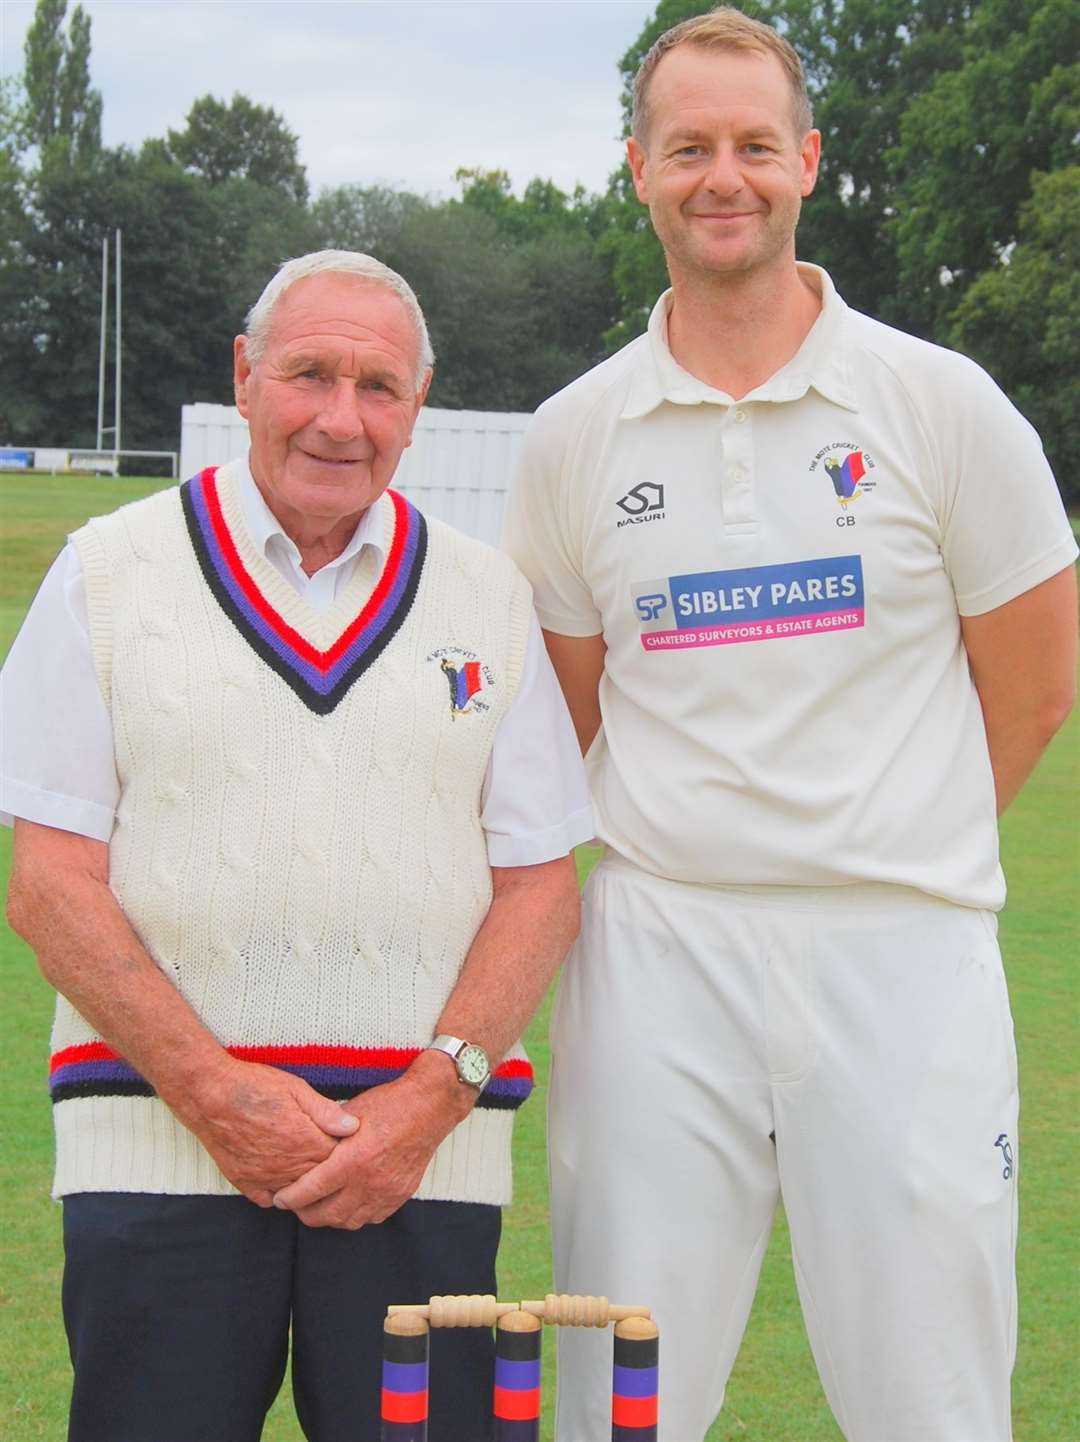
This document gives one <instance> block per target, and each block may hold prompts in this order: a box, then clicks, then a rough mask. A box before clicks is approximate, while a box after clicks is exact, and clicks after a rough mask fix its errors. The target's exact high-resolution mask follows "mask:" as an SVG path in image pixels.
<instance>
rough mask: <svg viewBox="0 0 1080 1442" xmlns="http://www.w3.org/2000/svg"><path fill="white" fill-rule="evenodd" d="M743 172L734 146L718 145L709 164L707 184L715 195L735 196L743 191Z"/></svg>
mask: <svg viewBox="0 0 1080 1442" xmlns="http://www.w3.org/2000/svg"><path fill="white" fill-rule="evenodd" d="M742 183H743V178H742V170H741V168H740V166H739V157H738V154H737V152H736V150H735V147H734V146H733V145H718V146H717V147H716V149H715V151H714V152H713V154H712V158H711V160H710V162H709V170H708V174H707V175H706V177H705V184H706V185H707V186H708V188H709V189H710V190H711V191H712V192H713V194H714V195H734V194H735V192H736V191H737V190H741V189H742Z"/></svg>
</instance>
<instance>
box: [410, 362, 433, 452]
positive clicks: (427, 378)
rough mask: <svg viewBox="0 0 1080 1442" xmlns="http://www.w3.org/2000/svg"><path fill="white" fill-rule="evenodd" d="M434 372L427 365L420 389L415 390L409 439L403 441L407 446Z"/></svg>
mask: <svg viewBox="0 0 1080 1442" xmlns="http://www.w3.org/2000/svg"><path fill="white" fill-rule="evenodd" d="M434 374H435V372H434V371H433V370H432V369H431V367H430V366H428V368H427V370H426V371H425V372H424V379H423V380H422V381H421V382H420V389H419V390H418V391H417V392H416V406H415V408H414V410H413V418H412V425H411V426H410V427H409V439H408V440H407V441H406V442H405V444H406V445H407V446H411V445H412V433H413V427H414V426H415V425H416V422H417V418H418V417H419V415H420V408H421V407H422V406H423V404H424V402H425V401H426V400H427V393H428V391H429V390H430V389H431V378H432V376H433V375H434Z"/></svg>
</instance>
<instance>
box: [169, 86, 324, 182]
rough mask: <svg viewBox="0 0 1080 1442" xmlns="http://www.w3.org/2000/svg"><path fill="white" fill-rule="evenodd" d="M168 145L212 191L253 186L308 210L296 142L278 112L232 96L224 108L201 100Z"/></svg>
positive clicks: (213, 101) (304, 175)
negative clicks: (236, 184) (229, 184)
mask: <svg viewBox="0 0 1080 1442" xmlns="http://www.w3.org/2000/svg"><path fill="white" fill-rule="evenodd" d="M167 144H168V149H169V153H170V154H171V155H172V157H173V158H174V159H175V160H176V161H177V163H178V164H180V165H182V166H183V167H184V169H185V170H189V171H191V172H192V173H193V174H195V175H201V176H202V177H203V178H204V179H205V180H207V181H209V182H210V184H211V185H222V184H224V182H225V181H227V180H235V179H244V180H251V181H254V183H255V184H256V185H260V186H263V187H265V188H266V189H269V190H279V191H281V193H282V194H283V195H284V196H285V197H286V198H287V199H289V200H292V201H295V202H296V204H298V205H306V204H307V199H308V183H307V172H306V171H305V169H304V167H303V165H301V163H300V159H299V146H300V142H299V140H298V139H297V137H296V136H295V135H294V134H293V132H292V131H291V130H290V129H289V128H288V126H287V125H286V124H285V121H284V119H283V118H282V117H281V116H280V115H279V114H278V112H277V111H276V110H274V109H273V108H272V107H271V106H269V105H256V104H255V102H254V101H252V100H249V99H248V97H247V96H246V95H239V94H237V95H234V96H233V98H232V100H231V101H230V103H229V104H228V105H226V104H225V102H224V101H223V100H217V99H215V97H214V96H212V95H204V96H202V97H201V98H200V99H199V100H196V101H195V103H194V105H192V107H191V109H190V110H189V111H188V115H187V124H186V128H185V129H184V130H170V131H169V136H168V142H167Z"/></svg>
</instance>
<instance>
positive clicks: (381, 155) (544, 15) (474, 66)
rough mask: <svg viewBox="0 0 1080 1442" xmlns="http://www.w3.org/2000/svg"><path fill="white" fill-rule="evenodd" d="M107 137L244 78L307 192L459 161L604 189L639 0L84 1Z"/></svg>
mask: <svg viewBox="0 0 1080 1442" xmlns="http://www.w3.org/2000/svg"><path fill="white" fill-rule="evenodd" d="M82 3H83V7H84V9H86V10H87V11H88V13H89V14H90V17H91V21H92V37H93V49H92V55H91V71H92V75H93V80H94V84H95V85H96V86H97V87H98V89H100V90H101V92H102V95H103V96H104V102H105V106H104V138H105V142H106V144H109V145H116V144H127V145H133V146H137V145H138V144H139V143H141V141H142V140H144V139H146V138H147V137H149V136H155V135H163V134H164V133H165V132H166V130H168V129H169V128H170V127H172V128H178V127H180V126H182V124H183V121H184V117H185V115H186V114H187V111H188V109H189V108H190V106H191V103H192V101H193V100H195V99H196V98H197V97H198V96H200V95H205V94H207V93H210V94H213V95H217V96H220V97H222V98H224V99H228V98H230V97H231V96H232V95H233V94H234V93H235V92H236V91H241V92H242V93H243V94H245V95H247V96H249V97H250V98H251V99H252V100H254V101H257V102H258V103H260V104H263V105H272V106H274V108H275V109H276V110H277V111H279V113H280V114H282V115H283V116H284V118H285V121H286V123H287V124H288V125H289V127H290V128H291V129H292V130H293V131H295V132H296V133H297V135H298V136H299V137H300V151H301V159H302V160H303V162H304V164H305V165H306V167H307V170H308V177H309V180H310V181H311V184H312V188H313V190H318V189H319V188H320V187H321V186H323V185H337V184H341V183H344V182H347V181H356V182H360V183H363V184H371V183H375V182H382V183H386V184H389V185H393V186H395V187H398V188H402V189H410V190H415V191H418V192H421V193H430V192H441V193H443V194H447V193H450V192H451V191H452V190H453V188H454V183H453V175H454V171H455V170H456V169H457V168H458V167H459V166H479V167H482V168H484V169H495V168H502V169H504V170H507V171H509V172H510V174H511V176H512V177H513V179H514V181H515V184H516V185H517V187H518V188H519V189H520V187H521V186H522V185H524V183H525V182H526V181H527V180H529V179H531V178H532V177H533V176H537V175H540V176H544V177H546V178H550V179H553V180H554V181H555V182H556V183H557V184H558V185H560V186H562V187H563V188H564V189H570V188H572V187H573V185H574V184H575V182H577V181H580V182H582V183H583V184H585V185H586V187H587V188H588V189H590V190H599V189H602V188H603V187H604V185H605V183H606V181H607V177H608V175H609V174H610V173H611V171H613V170H614V169H615V168H616V166H617V165H618V164H619V161H620V159H621V157H622V150H621V146H620V143H619V141H618V138H617V137H618V134H619V129H620V123H621V122H620V112H619V84H620V80H619V75H618V70H617V63H618V60H619V58H620V56H621V55H622V54H623V53H624V52H625V50H626V49H627V48H628V47H629V46H630V45H631V44H632V42H633V41H634V39H635V38H636V37H637V35H638V34H639V33H640V31H641V29H642V27H643V25H644V24H645V21H646V20H647V19H648V18H649V17H650V15H651V14H652V12H653V8H654V7H653V4H652V3H649V0H584V3H577V0H573V3H572V0H565V3H560V0H544V3H532V0H522V3H514V0H497V3H482V0H461V3H456V0H447V3H428V0H423V3H413V4H402V3H355V0H347V3H329V0H326V3H321V0H305V3H294V0H278V3H274V0H252V3H246V0H152V3H147V0H82ZM33 8H34V7H33V5H32V4H31V3H30V0H5V4H4V6H3V21H2V26H3V28H2V31H0V70H2V71H3V72H4V73H12V72H16V73H17V72H19V71H20V70H21V68H22V45H23V38H24V35H25V30H26V27H27V25H28V24H29V22H30V20H31V18H32V16H33Z"/></svg>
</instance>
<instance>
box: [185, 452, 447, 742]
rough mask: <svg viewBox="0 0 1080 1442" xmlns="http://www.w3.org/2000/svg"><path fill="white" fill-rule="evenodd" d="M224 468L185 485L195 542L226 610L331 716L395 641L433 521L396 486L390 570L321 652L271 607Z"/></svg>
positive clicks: (306, 697)
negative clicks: (220, 479) (230, 510)
mask: <svg viewBox="0 0 1080 1442" xmlns="http://www.w3.org/2000/svg"><path fill="white" fill-rule="evenodd" d="M216 471H217V467H216V466H210V467H208V468H207V469H206V470H205V471H201V472H200V473H199V474H198V475H197V476H193V477H192V478H191V480H190V481H186V482H185V483H184V485H182V486H181V487H180V499H181V503H182V504H183V507H184V519H185V520H186V522H187V528H188V534H189V535H190V536H191V544H192V545H193V546H194V548H195V554H196V556H197V557H198V561H199V566H200V568H201V570H202V573H203V576H204V577H205V578H206V583H207V585H208V586H209V587H210V589H211V591H213V593H214V596H215V597H216V599H217V601H218V603H219V605H220V606H221V609H222V610H223V611H224V612H225V614H226V616H228V618H229V620H230V621H232V623H233V625H234V626H235V627H236V629H237V630H238V631H239V632H240V634H241V635H242V636H243V637H244V639H245V640H246V641H247V642H248V644H249V645H250V646H251V647H252V649H253V650H254V651H255V652H257V654H258V655H259V656H261V657H262V659H263V660H264V661H265V662H266V664H267V665H268V666H269V667H270V668H271V669H272V670H274V671H276V672H277V674H278V675H279V676H280V677H281V679H282V680H283V681H284V682H285V683H286V685H288V686H291V687H292V689H293V690H294V691H295V692H296V694H297V696H299V697H300V700H301V701H303V703H304V705H305V706H308V707H309V708H310V709H311V710H312V711H314V712H316V713H317V714H318V715H320V716H325V715H327V714H328V713H329V712H330V711H333V709H334V707H335V706H336V705H337V704H338V702H339V701H340V700H341V699H342V697H343V696H344V695H345V694H346V692H347V691H348V689H349V687H350V686H351V685H352V684H353V682H354V681H356V680H358V679H359V678H360V677H361V676H362V675H363V674H364V672H365V671H366V670H367V669H368V667H369V666H370V665H372V663H373V662H374V661H376V660H377V659H378V658H379V656H380V655H382V653H383V651H384V650H385V649H386V647H387V646H388V645H389V643H390V642H391V640H393V638H394V636H395V635H396V633H397V632H398V631H399V630H400V628H401V625H402V623H403V622H404V620H405V618H406V616H407V615H408V614H409V610H410V608H411V607H412V603H413V601H414V600H415V598H416V590H417V587H418V585H419V584H420V575H421V572H422V571H423V569H424V557H425V555H426V554H427V525H426V524H425V521H424V518H423V516H422V515H421V514H420V512H419V511H418V510H417V509H416V507H415V506H412V505H410V504H409V502H408V501H407V500H406V499H405V497H404V496H401V495H398V493H397V492H396V491H388V492H387V495H388V496H389V497H390V500H391V502H392V503H393V507H394V537H393V540H392V541H391V543H390V550H389V553H388V555H387V557H386V563H385V565H384V567H383V572H382V575H381V576H380V577H379V581H378V584H377V585H376V587H375V589H374V591H373V592H372V593H371V596H370V598H369V599H368V601H367V603H366V604H365V606H364V608H363V610H362V611H361V612H360V614H359V615H358V616H356V617H355V618H354V619H353V620H352V621H350V622H349V624H348V625H347V626H346V627H345V630H344V631H342V633H341V635H340V636H339V637H338V638H337V640H336V641H335V642H334V643H333V645H332V646H330V647H329V648H328V649H327V650H325V651H319V650H317V649H316V648H315V647H314V646H313V645H312V644H311V642H310V641H306V640H305V639H304V637H303V636H301V635H300V633H299V632H298V631H295V630H294V629H293V628H292V627H291V626H290V625H289V623H288V622H287V621H286V620H285V619H284V617H283V616H281V615H280V614H279V613H278V612H277V611H276V610H275V609H274V607H273V606H272V605H271V604H270V602H269V601H268V600H267V598H266V597H265V596H264V595H263V593H262V591H260V590H259V587H258V585H257V584H256V583H255V581H254V579H253V578H252V576H251V574H250V573H249V571H248V570H247V568H246V567H245V565H244V562H243V560H242V559H241V557H240V553H239V551H238V550H237V548H236V545H235V543H234V541H233V538H232V536H231V535H230V533H229V527H228V525H227V524H226V521H225V516H224V514H223V513H222V509H221V500H220V497H219V496H218V490H217V480H216Z"/></svg>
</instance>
